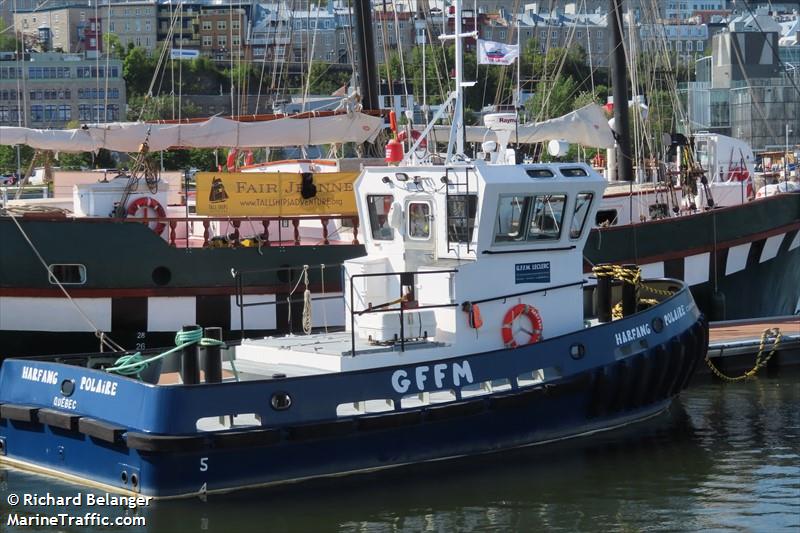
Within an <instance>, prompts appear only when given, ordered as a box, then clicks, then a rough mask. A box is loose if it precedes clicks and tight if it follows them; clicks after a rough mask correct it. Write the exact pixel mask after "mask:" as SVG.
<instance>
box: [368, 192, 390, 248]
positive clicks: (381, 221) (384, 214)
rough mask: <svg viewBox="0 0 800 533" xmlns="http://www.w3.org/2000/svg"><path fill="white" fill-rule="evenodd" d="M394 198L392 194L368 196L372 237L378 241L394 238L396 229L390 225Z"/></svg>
mask: <svg viewBox="0 0 800 533" xmlns="http://www.w3.org/2000/svg"><path fill="white" fill-rule="evenodd" d="M393 200H394V196H392V195H391V194H385V195H369V196H367V211H368V213H369V227H370V231H371V232H372V238H373V239H374V240H376V241H391V240H393V239H394V230H393V229H392V228H391V226H389V210H390V209H391V208H392V202H393Z"/></svg>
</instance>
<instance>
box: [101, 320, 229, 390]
mask: <svg viewBox="0 0 800 533" xmlns="http://www.w3.org/2000/svg"><path fill="white" fill-rule="evenodd" d="M192 344H199V345H200V346H223V345H224V344H225V343H224V342H222V341H219V340H217V339H209V338H207V337H203V330H202V329H200V328H198V329H193V330H189V331H178V332H177V333H175V347H174V348H171V349H169V350H167V351H166V352H163V353H160V354H158V355H154V356H152V357H144V356H143V355H142V353H141V352H136V353H134V354H130V355H123V356H122V357H120V358H118V359H117V360H116V361H114V366H111V367H108V368H106V372H113V373H115V374H120V375H122V376H136V377H137V378H140V379H141V375H140V374H141V372H143V371H144V370H146V369H147V367H148V366H149V365H150V363H153V362H155V361H158V360H159V359H163V358H165V357H167V356H169V355H171V354H173V353H175V352H178V351H180V350H183V349H184V348H186V347H187V346H191V345H192Z"/></svg>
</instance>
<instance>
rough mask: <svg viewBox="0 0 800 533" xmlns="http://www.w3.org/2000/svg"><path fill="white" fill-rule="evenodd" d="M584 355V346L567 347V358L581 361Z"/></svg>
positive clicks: (579, 344) (577, 344)
mask: <svg viewBox="0 0 800 533" xmlns="http://www.w3.org/2000/svg"><path fill="white" fill-rule="evenodd" d="M585 355H586V346H584V345H583V344H581V343H576V344H573V345H572V346H570V347H569V356H570V357H572V358H573V359H575V360H576V361H577V360H578V359H583V356H585Z"/></svg>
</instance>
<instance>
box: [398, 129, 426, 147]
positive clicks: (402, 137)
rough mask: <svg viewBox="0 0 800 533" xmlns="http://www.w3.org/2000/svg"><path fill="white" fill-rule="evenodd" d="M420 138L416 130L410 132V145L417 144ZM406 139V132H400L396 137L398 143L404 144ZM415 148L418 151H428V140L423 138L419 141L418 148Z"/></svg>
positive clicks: (420, 135)
mask: <svg viewBox="0 0 800 533" xmlns="http://www.w3.org/2000/svg"><path fill="white" fill-rule="evenodd" d="M420 137H422V134H421V133H420V132H418V131H417V130H411V141H412V142H411V144H412V146H413V144H414V143H415V142H417V141H418V140H419V138H420ZM406 139H408V133H407V132H406V130H403V131H401V132H400V133H399V134H398V135H397V140H398V141H400V142H401V143H404V142H406ZM417 148H418V149H420V150H427V149H428V140H427V139H425V138H423V139H422V140H421V141H420V143H419V146H418V147H417Z"/></svg>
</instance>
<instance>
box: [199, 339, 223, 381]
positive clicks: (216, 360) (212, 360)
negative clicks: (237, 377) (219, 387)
mask: <svg viewBox="0 0 800 533" xmlns="http://www.w3.org/2000/svg"><path fill="white" fill-rule="evenodd" d="M205 337H206V338H208V339H215V340H218V341H221V340H222V328H206V332H205ZM203 349H204V351H205V356H206V357H205V359H206V364H205V372H206V383H221V382H222V346H220V345H215V346H203Z"/></svg>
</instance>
